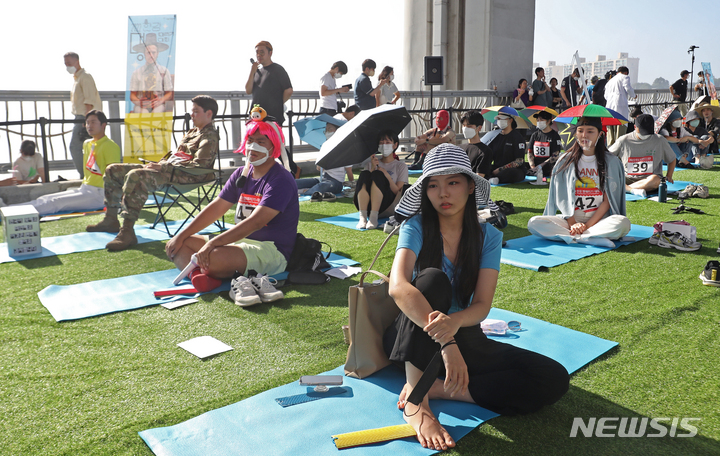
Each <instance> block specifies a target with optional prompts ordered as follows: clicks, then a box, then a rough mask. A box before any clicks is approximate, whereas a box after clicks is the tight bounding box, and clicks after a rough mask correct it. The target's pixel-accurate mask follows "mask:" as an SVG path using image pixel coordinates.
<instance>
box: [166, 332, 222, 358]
mask: <svg viewBox="0 0 720 456" xmlns="http://www.w3.org/2000/svg"><path fill="white" fill-rule="evenodd" d="M178 347H180V348H182V349H184V350H187V351H189V352H190V353H192V354H193V355H195V356H197V357H198V358H207V357H208V356H212V355H217V354H218V353H223V352H226V351H230V350H232V349H233V348H232V347H231V346H229V345H227V344H224V343H222V342H220V341H219V340H217V339H216V338H214V337H212V336H200V337H196V338H194V339H190V340H186V341H185V342H180V343H179V344H178Z"/></svg>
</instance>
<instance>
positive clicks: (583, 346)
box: [139, 309, 617, 456]
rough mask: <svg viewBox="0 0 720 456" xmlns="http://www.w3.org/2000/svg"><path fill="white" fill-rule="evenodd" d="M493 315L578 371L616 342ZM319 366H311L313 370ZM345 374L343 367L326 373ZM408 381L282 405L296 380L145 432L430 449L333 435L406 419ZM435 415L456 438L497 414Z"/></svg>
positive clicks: (196, 439)
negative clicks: (401, 401)
mask: <svg viewBox="0 0 720 456" xmlns="http://www.w3.org/2000/svg"><path fill="white" fill-rule="evenodd" d="M488 317H489V318H497V319H503V320H506V321H509V320H518V321H519V322H520V323H521V324H522V327H523V330H522V331H520V332H518V333H514V334H513V335H512V336H508V337H494V339H496V340H499V341H502V342H506V343H509V344H512V345H516V346H518V347H522V348H528V349H531V350H533V351H536V352H538V353H542V354H544V355H546V356H549V357H551V358H553V359H555V360H557V361H558V362H560V363H561V364H563V365H564V366H565V368H566V369H568V372H570V373H572V372H575V371H576V370H577V369H580V368H581V367H583V366H585V365H586V364H588V363H589V362H591V361H592V360H594V359H596V358H597V357H599V356H601V355H603V354H604V353H606V352H607V351H609V350H610V349H612V348H613V347H615V346H616V345H617V343H616V342H612V341H608V340H604V339H600V338H598V337H595V336H591V335H589V334H584V333H581V332H578V331H574V330H572V329H568V328H564V327H562V326H558V325H553V324H551V323H547V322H544V321H542V320H537V319H535V318H531V317H526V316H524V315H520V314H516V313H514V312H509V311H505V310H501V309H492V310H491V311H490V314H489V315H488ZM311 373H314V372H308V374H311ZM326 374H330V375H342V374H343V366H340V367H338V368H336V369H333V370H332V371H330V372H326ZM403 384H404V375H403V373H402V371H400V370H399V369H397V368H395V367H394V366H389V367H387V368H385V369H383V370H381V371H379V372H377V373H375V374H374V375H372V376H370V377H368V378H366V379H363V380H358V379H354V378H351V377H345V378H344V384H343V386H344V387H345V388H347V389H350V390H351V391H352V397H347V396H346V397H342V396H336V397H328V398H323V399H320V400H317V401H313V402H307V403H305V404H300V405H296V406H293V407H286V408H283V407H281V406H280V405H278V404H277V403H276V402H275V399H276V398H279V397H285V396H292V395H295V394H301V393H305V392H306V391H307V389H306V388H305V387H302V386H300V385H299V384H298V383H297V382H293V383H290V384H288V385H283V386H280V387H277V388H273V389H271V390H269V391H265V392H263V393H260V394H258V395H256V396H253V397H250V398H247V399H245V400H243V401H240V402H237V403H235V404H232V405H228V406H226V407H222V408H219V409H216V410H212V411H209V412H207V413H204V414H202V415H200V416H197V417H195V418H192V419H190V420H188V421H185V422H182V423H179V424H176V425H174V426H169V427H163V428H155V429H149V430H146V431H142V432H140V433H139V435H140V437H141V438H142V439H143V440H144V441H145V443H147V445H148V446H149V447H150V449H151V450H152V451H153V452H154V453H155V454H156V455H164V456H165V455H166V456H181V455H182V456H189V455H206V454H213V455H246V454H247V455H263V454H272V455H292V456H295V455H317V456H324V455H327V456H331V455H332V456H337V455H338V454H341V455H350V456H356V455H373V456H397V455H403V456H405V455H408V456H413V455H430V454H435V453H436V452H435V451H433V450H427V449H424V448H422V447H421V446H420V444H418V443H417V440H416V439H415V437H408V438H404V439H399V440H393V441H389V442H382V443H378V444H374V445H367V446H361V447H355V448H348V449H344V450H342V451H339V450H337V449H336V448H335V445H334V444H333V440H332V437H331V436H332V435H335V434H342V433H346V432H354V431H361V430H365V429H373V428H378V427H384V426H392V425H397V424H404V423H405V421H404V420H403V418H402V412H401V411H399V410H398V409H397V405H396V403H397V398H398V394H400V390H401V389H402V386H403ZM430 406H431V407H432V409H433V410H434V411H435V414H436V416H437V417H438V419H439V420H440V422H441V423H442V425H443V426H444V427H445V429H447V430H448V432H449V433H450V435H452V437H453V438H454V439H455V440H456V441H457V440H459V439H461V438H462V437H464V436H465V435H467V434H468V433H469V432H470V431H472V430H473V429H475V428H476V427H478V426H479V425H480V424H482V423H483V422H485V421H487V420H489V419H491V418H494V417H496V416H498V414H497V413H494V412H491V411H489V410H486V409H484V408H482V407H479V406H477V405H474V404H469V403H463V402H457V401H441V400H438V401H430Z"/></svg>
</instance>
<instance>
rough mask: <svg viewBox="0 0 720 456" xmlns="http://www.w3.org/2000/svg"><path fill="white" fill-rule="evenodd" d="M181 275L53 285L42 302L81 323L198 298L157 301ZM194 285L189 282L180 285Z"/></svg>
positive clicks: (337, 260)
mask: <svg viewBox="0 0 720 456" xmlns="http://www.w3.org/2000/svg"><path fill="white" fill-rule="evenodd" d="M328 263H330V265H331V266H332V267H340V266H344V265H348V266H353V265H356V264H358V262H357V261H355V260H351V259H349V258H345V257H342V256H340V255H336V254H334V253H331V254H330V257H329V258H328ZM179 273H180V271H178V270H177V269H168V270H165V271H157V272H148V273H145V274H137V275H132V276H128V277H118V278H116V279H105V280H96V281H93V282H86V283H78V284H75V285H64V286H59V285H50V286H48V287H46V288H45V289H43V290H41V291H40V292H39V293H38V297H39V298H40V302H41V303H42V305H43V306H45V308H47V310H48V311H49V312H50V314H51V315H52V316H53V318H55V320H56V321H65V320H78V319H80V318H87V317H94V316H97V315H103V314H108V313H112V312H119V311H123V310H133V309H140V308H142V307H147V306H155V305H158V304H162V303H165V302H171V301H175V300H178V299H182V298H189V297H197V296H200V295H202V294H205V293H197V294H195V295H177V296H169V297H167V298H163V299H156V298H155V296H153V292H155V291H158V290H164V289H167V288H172V286H173V285H172V281H173V280H174V279H175V277H177V275H178V274H179ZM287 275H288V274H287V272H283V273H280V274H277V275H275V276H273V277H275V279H277V280H284V279H286V278H287ZM187 285H190V281H189V280H187V279H185V280H184V281H183V282H180V285H179V286H187ZM228 290H230V281H229V280H225V281H224V282H223V284H222V285H220V286H219V287H218V288H216V289H214V290H212V291H211V292H210V293H219V292H221V291H228Z"/></svg>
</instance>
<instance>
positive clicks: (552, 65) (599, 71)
mask: <svg viewBox="0 0 720 456" xmlns="http://www.w3.org/2000/svg"><path fill="white" fill-rule="evenodd" d="M580 65H581V66H582V68H583V71H584V72H585V77H586V78H587V79H588V81H589V80H590V78H592V77H593V76H597V77H599V78H602V77H605V73H607V72H608V71H610V70H617V69H618V68H619V67H621V66H626V67H628V69H629V70H630V82H631V83H632V85H633V86H635V85H637V82H638V70H639V69H640V59H639V58H637V57H629V56H628V53H627V52H620V53H619V54H618V57H617V58H616V59H609V60H608V59H607V58H606V57H605V56H604V55H598V56H597V57H596V59H595V60H594V61H592V62H588V61H587V59H585V58H584V57H580ZM539 66H542V65H540V64H537V63H533V68H532V71H531V74H532V77H533V79H534V78H535V68H537V67H539ZM542 67H543V68H545V80H546V81H548V82H550V79H552V78H557V80H558V84H559V83H560V81H562V78H564V77H565V76H567V75H569V74H570V73H572V71H573V69H572V67H571V64H569V63H567V64H564V65H558V64H557V63H556V62H555V61H554V60H551V61H549V62H547V65H545V66H542Z"/></svg>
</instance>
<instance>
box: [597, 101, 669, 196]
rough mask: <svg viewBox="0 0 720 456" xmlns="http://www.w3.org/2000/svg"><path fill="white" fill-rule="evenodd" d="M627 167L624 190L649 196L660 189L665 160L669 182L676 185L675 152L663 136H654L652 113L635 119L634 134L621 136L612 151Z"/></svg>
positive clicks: (613, 145)
mask: <svg viewBox="0 0 720 456" xmlns="http://www.w3.org/2000/svg"><path fill="white" fill-rule="evenodd" d="M609 150H610V152H611V153H613V154H614V155H616V156H617V157H618V158H620V160H622V162H623V166H624V167H625V184H626V187H625V190H626V191H627V192H630V193H633V194H636V195H641V196H647V192H649V191H653V190H657V188H658V187H659V186H660V180H661V178H662V177H663V174H662V165H663V160H664V161H665V163H667V165H668V170H667V176H666V179H667V181H668V182H670V183H672V182H673V177H672V176H673V172H674V171H675V164H676V159H675V152H673V150H672V149H671V148H670V144H668V142H667V141H666V140H665V138H663V137H662V136H660V135H656V134H655V120H654V119H653V117H652V116H651V115H650V114H642V115H639V116H638V117H637V119H636V120H635V131H634V132H633V133H630V134H627V135H624V136H621V137H620V138H618V140H617V141H615V143H614V144H612V145H611V146H610V148H609Z"/></svg>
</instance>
